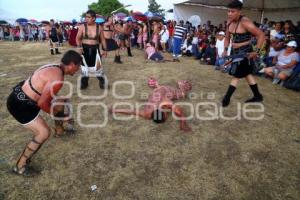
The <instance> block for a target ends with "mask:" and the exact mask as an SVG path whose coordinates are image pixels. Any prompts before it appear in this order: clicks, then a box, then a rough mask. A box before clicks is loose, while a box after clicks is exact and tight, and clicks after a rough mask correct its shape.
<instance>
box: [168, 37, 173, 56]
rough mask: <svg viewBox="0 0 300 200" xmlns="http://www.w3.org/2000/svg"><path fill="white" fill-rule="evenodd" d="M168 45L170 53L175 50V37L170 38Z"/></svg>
mask: <svg viewBox="0 0 300 200" xmlns="http://www.w3.org/2000/svg"><path fill="white" fill-rule="evenodd" d="M168 46H169V49H168V52H170V53H171V52H173V37H170V38H169V40H168Z"/></svg>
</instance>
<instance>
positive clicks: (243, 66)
mask: <svg viewBox="0 0 300 200" xmlns="http://www.w3.org/2000/svg"><path fill="white" fill-rule="evenodd" d="M231 67H232V69H231V70H230V71H229V74H230V75H232V76H234V77H235V78H245V77H246V76H248V75H250V74H252V73H253V70H254V62H253V60H252V59H251V60H249V59H248V58H244V59H243V60H242V61H240V62H237V63H233V64H232V66H231Z"/></svg>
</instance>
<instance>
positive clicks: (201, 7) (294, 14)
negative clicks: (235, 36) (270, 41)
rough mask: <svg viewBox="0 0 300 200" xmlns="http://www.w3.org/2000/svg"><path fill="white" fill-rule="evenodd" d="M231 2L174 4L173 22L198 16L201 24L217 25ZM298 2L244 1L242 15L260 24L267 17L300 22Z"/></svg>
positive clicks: (200, 0)
mask: <svg viewBox="0 0 300 200" xmlns="http://www.w3.org/2000/svg"><path fill="white" fill-rule="evenodd" d="M230 1H231V0H190V1H183V2H181V3H177V4H174V16H175V20H176V21H179V20H185V21H186V20H188V18H189V17H190V16H192V15H198V16H200V18H201V20H202V22H206V21H207V20H210V21H211V22H212V23H213V24H215V25H217V24H220V23H223V22H224V21H225V20H226V19H227V8H226V5H227V4H228V3H229V2H230ZM299 13H300V0H244V8H243V14H244V15H246V16H248V17H250V18H251V19H252V20H253V21H257V22H260V21H261V20H262V18H264V17H267V18H268V19H269V20H271V21H284V20H292V21H293V22H294V23H295V22H297V21H300V15H299Z"/></svg>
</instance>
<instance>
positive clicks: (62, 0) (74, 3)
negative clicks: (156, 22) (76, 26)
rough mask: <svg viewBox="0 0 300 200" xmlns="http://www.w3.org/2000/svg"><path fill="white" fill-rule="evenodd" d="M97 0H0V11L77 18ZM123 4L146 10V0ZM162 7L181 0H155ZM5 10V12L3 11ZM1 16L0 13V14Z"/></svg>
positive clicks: (43, 17) (124, 0) (13, 15)
mask: <svg viewBox="0 0 300 200" xmlns="http://www.w3.org/2000/svg"><path fill="white" fill-rule="evenodd" d="M97 1H98V0H0V12H2V13H5V14H6V15H9V17H10V18H15V19H16V18H20V17H25V18H27V19H37V20H49V19H51V18H54V19H60V20H72V19H74V18H76V19H79V16H80V14H81V13H83V12H85V11H86V10H87V6H88V5H89V4H91V3H92V2H97ZM119 1H120V2H121V3H123V4H124V5H128V4H131V5H132V6H131V7H128V10H134V11H141V12H146V11H147V8H148V0H119ZM156 2H157V3H158V4H160V5H161V6H162V8H163V9H170V8H173V4H174V3H177V2H182V0H156ZM4 11H5V12H4ZM0 17H1V15H0Z"/></svg>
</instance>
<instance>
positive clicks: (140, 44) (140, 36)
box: [137, 24, 144, 49]
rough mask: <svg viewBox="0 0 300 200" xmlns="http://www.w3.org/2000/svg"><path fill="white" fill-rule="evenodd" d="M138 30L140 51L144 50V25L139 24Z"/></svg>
mask: <svg viewBox="0 0 300 200" xmlns="http://www.w3.org/2000/svg"><path fill="white" fill-rule="evenodd" d="M138 28H139V29H138V30H139V33H138V38H137V43H138V46H139V49H143V28H144V27H143V25H142V24H138Z"/></svg>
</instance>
